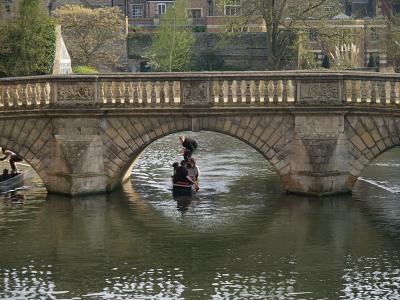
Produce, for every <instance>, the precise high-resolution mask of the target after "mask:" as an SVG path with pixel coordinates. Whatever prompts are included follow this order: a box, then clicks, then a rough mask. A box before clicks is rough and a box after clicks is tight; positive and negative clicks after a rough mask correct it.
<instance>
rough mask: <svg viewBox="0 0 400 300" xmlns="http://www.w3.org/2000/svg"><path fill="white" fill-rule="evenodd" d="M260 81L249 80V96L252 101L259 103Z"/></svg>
mask: <svg viewBox="0 0 400 300" xmlns="http://www.w3.org/2000/svg"><path fill="white" fill-rule="evenodd" d="M259 85H260V82H259V80H252V81H251V82H250V97H251V102H252V103H257V104H258V103H260V90H259Z"/></svg>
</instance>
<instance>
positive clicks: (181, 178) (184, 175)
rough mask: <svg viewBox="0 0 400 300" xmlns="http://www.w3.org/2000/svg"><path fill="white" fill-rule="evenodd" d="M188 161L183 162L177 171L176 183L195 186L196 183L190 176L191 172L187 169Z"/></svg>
mask: <svg viewBox="0 0 400 300" xmlns="http://www.w3.org/2000/svg"><path fill="white" fill-rule="evenodd" d="M185 165H186V161H184V160H182V161H181V165H180V166H178V167H177V168H176V169H175V174H174V176H173V181H174V183H177V182H182V183H187V184H193V183H194V181H193V180H192V178H190V176H189V172H188V170H187V169H186V167H185Z"/></svg>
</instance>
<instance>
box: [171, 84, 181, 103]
mask: <svg viewBox="0 0 400 300" xmlns="http://www.w3.org/2000/svg"><path fill="white" fill-rule="evenodd" d="M173 91H174V103H181V84H180V82H179V81H174V85H173Z"/></svg>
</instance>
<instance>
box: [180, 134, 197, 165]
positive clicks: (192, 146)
mask: <svg viewBox="0 0 400 300" xmlns="http://www.w3.org/2000/svg"><path fill="white" fill-rule="evenodd" d="M179 140H180V141H181V144H182V146H183V147H184V149H183V159H184V160H185V161H188V160H189V158H191V157H192V155H193V152H194V151H195V150H196V149H197V146H198V145H197V142H196V141H195V140H194V139H192V138H189V137H185V136H183V135H181V136H180V137H179Z"/></svg>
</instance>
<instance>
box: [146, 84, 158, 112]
mask: <svg viewBox="0 0 400 300" xmlns="http://www.w3.org/2000/svg"><path fill="white" fill-rule="evenodd" d="M148 87H149V88H150V95H151V97H150V101H151V104H152V105H153V106H154V105H156V104H157V94H156V83H155V82H151V81H149V82H148Z"/></svg>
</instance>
